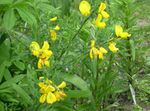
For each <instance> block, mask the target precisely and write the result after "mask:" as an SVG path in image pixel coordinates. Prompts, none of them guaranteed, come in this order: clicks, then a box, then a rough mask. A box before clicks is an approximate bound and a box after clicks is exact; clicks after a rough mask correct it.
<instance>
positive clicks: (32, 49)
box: [30, 41, 40, 57]
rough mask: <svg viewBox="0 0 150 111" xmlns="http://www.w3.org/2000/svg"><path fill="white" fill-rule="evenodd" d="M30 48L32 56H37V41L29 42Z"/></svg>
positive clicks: (38, 48) (38, 47)
mask: <svg viewBox="0 0 150 111" xmlns="http://www.w3.org/2000/svg"><path fill="white" fill-rule="evenodd" d="M30 50H31V52H32V54H33V55H34V56H37V57H38V56H39V50H40V46H39V44H38V43H37V42H35V41H33V42H32V43H31V44H30Z"/></svg>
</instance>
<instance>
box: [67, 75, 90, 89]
mask: <svg viewBox="0 0 150 111" xmlns="http://www.w3.org/2000/svg"><path fill="white" fill-rule="evenodd" d="M64 80H65V81H68V82H70V83H72V84H74V85H75V86H76V87H78V88H80V89H81V90H89V88H88V86H87V83H86V82H85V81H84V80H83V79H82V78H80V77H79V76H77V75H65V77H64Z"/></svg>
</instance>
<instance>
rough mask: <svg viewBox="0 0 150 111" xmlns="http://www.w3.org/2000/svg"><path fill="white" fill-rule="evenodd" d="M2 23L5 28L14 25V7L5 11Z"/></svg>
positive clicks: (10, 27) (8, 28)
mask: <svg viewBox="0 0 150 111" xmlns="http://www.w3.org/2000/svg"><path fill="white" fill-rule="evenodd" d="M3 23H4V24H3V25H4V28H5V29H7V30H10V29H12V28H13V27H14V25H15V23H16V16H15V13H14V9H9V10H8V11H6V12H5V14H4V17H3Z"/></svg>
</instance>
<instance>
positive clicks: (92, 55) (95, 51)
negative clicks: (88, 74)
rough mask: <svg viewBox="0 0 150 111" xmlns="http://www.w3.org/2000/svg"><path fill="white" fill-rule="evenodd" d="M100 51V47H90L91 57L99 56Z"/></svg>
mask: <svg viewBox="0 0 150 111" xmlns="http://www.w3.org/2000/svg"><path fill="white" fill-rule="evenodd" d="M98 53H99V51H98V49H97V48H96V47H92V48H91V49H90V58H91V59H93V58H97V56H98Z"/></svg>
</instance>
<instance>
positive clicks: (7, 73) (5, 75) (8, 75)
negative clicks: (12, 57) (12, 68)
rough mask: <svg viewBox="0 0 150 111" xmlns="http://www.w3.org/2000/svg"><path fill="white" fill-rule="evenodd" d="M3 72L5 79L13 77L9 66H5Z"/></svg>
mask: <svg viewBox="0 0 150 111" xmlns="http://www.w3.org/2000/svg"><path fill="white" fill-rule="evenodd" d="M3 73H4V78H5V80H9V79H11V78H12V76H11V73H10V72H9V70H8V68H6V67H5V70H4V72H3Z"/></svg>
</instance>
